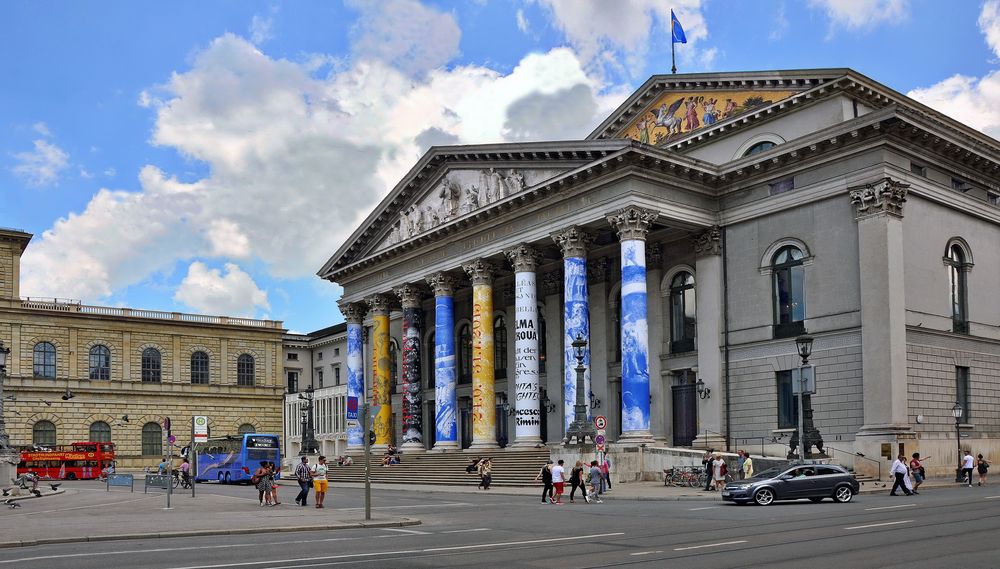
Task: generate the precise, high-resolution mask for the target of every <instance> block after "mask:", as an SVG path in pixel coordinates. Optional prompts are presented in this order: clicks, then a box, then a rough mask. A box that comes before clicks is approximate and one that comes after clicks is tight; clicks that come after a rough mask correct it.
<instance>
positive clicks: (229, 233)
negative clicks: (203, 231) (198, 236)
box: [208, 219, 250, 259]
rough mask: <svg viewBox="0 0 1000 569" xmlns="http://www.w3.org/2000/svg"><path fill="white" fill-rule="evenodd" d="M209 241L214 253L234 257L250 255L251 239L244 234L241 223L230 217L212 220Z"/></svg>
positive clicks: (209, 228)
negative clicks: (233, 220)
mask: <svg viewBox="0 0 1000 569" xmlns="http://www.w3.org/2000/svg"><path fill="white" fill-rule="evenodd" d="M208 241H209V243H210V244H211V247H212V254H213V255H217V256H220V257H231V258H234V259H245V258H247V257H249V256H250V239H248V238H247V236H246V235H244V234H243V231H242V230H241V229H240V226H239V225H237V224H236V223H234V222H232V221H230V220H228V219H215V220H212V221H211V223H210V224H209V226H208Z"/></svg>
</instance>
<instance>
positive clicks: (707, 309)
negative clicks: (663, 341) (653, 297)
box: [694, 226, 726, 449]
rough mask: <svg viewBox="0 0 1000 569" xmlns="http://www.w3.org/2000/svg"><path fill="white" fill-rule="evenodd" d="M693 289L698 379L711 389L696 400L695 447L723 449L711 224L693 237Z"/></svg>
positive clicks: (718, 278) (717, 269) (718, 266)
mask: <svg viewBox="0 0 1000 569" xmlns="http://www.w3.org/2000/svg"><path fill="white" fill-rule="evenodd" d="M694 253H695V281H694V283H695V291H696V294H697V297H696V298H697V299H698V304H697V307H696V309H697V311H698V313H697V318H698V319H697V322H696V326H697V343H698V346H697V347H698V373H697V378H699V379H701V380H702V381H704V382H705V387H706V388H708V389H711V392H710V393H709V396H708V398H707V399H698V436H697V437H695V439H694V446H695V447H698V448H706V449H708V448H723V447H725V446H726V438H725V437H724V436H723V435H721V434H720V433H722V432H723V430H722V429H723V425H722V415H723V409H722V407H723V403H724V402H725V398H726V395H725V393H724V392H723V385H722V375H723V373H724V370H723V369H722V367H723V361H722V350H721V348H720V346H721V343H720V339H721V337H722V332H723V330H722V328H723V321H722V230H721V229H720V228H719V227H718V226H713V227H710V228H708V229H706V230H705V231H703V232H702V233H700V234H698V236H697V237H695V243H694Z"/></svg>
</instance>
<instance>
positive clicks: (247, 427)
mask: <svg viewBox="0 0 1000 569" xmlns="http://www.w3.org/2000/svg"><path fill="white" fill-rule="evenodd" d="M256 432H257V428H256V427H254V426H253V425H251V424H250V423H244V424H242V425H240V428H239V430H238V431H237V433H238V434H240V435H245V434H248V433H249V434H253V433H256Z"/></svg>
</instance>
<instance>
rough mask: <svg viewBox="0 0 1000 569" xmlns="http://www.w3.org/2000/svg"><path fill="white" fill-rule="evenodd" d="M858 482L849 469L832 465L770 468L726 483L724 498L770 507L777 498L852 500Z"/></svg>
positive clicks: (816, 500) (799, 465) (738, 502)
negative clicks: (746, 477) (749, 476)
mask: <svg viewBox="0 0 1000 569" xmlns="http://www.w3.org/2000/svg"><path fill="white" fill-rule="evenodd" d="M859 489H860V488H859V485H858V481H857V480H855V479H854V476H853V475H852V474H851V473H850V472H848V471H847V470H846V469H844V468H842V467H840V466H835V465H832V464H797V465H794V466H780V467H775V468H770V469H768V470H765V471H763V472H761V473H760V474H758V475H756V476H754V477H753V478H748V479H746V480H737V481H735V482H730V483H728V484H726V487H725V488H724V489H723V490H722V499H723V500H726V501H729V502H735V503H737V504H746V503H747V502H751V501H752V502H754V503H755V504H758V505H760V506H767V505H769V504H771V503H773V502H774V501H776V500H800V499H806V498H808V499H809V500H812V501H813V502H819V501H821V500H822V499H823V498H833V499H834V501H837V502H850V501H851V499H852V498H854V495H855V494H857V493H858V490H859Z"/></svg>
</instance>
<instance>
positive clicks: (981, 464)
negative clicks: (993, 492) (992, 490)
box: [976, 455, 990, 486]
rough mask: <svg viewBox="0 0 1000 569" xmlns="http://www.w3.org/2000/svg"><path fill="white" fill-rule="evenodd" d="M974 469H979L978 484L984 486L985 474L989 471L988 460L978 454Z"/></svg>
mask: <svg viewBox="0 0 1000 569" xmlns="http://www.w3.org/2000/svg"><path fill="white" fill-rule="evenodd" d="M976 470H978V471H979V485H980V486H986V474H987V473H988V472H989V471H990V461H988V460H986V459H985V458H983V455H979V458H978V460H976Z"/></svg>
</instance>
